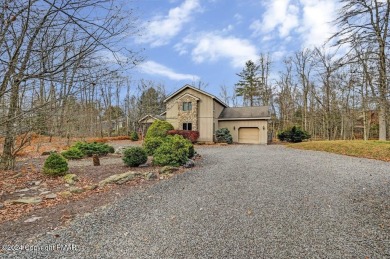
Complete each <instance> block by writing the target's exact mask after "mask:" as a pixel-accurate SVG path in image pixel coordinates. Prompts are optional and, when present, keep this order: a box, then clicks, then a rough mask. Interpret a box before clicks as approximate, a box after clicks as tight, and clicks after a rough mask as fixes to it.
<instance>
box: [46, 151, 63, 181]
mask: <svg viewBox="0 0 390 259" xmlns="http://www.w3.org/2000/svg"><path fill="white" fill-rule="evenodd" d="M68 170H69V168H68V162H67V161H66V159H65V158H64V157H63V156H61V155H59V154H56V153H52V154H51V155H50V156H49V157H48V158H47V159H46V160H45V164H44V165H43V173H45V174H47V175H50V176H63V175H65V174H66V172H67V171H68Z"/></svg>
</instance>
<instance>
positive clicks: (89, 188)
mask: <svg viewBox="0 0 390 259" xmlns="http://www.w3.org/2000/svg"><path fill="white" fill-rule="evenodd" d="M97 187H98V185H97V184H92V185H86V186H84V187H83V188H84V189H85V190H88V191H90V190H95V189H96V188H97Z"/></svg>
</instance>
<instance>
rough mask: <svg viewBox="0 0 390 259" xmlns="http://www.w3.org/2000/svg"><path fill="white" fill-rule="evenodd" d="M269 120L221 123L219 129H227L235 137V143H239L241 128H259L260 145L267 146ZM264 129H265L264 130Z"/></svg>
mask: <svg viewBox="0 0 390 259" xmlns="http://www.w3.org/2000/svg"><path fill="white" fill-rule="evenodd" d="M267 125H268V123H267V120H242V121H239V120H231V121H219V123H218V128H227V129H228V130H229V131H230V134H231V135H232V137H233V142H236V143H238V141H239V139H238V132H239V129H240V128H258V129H259V140H258V144H267ZM263 127H264V128H265V129H263Z"/></svg>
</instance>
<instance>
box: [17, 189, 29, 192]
mask: <svg viewBox="0 0 390 259" xmlns="http://www.w3.org/2000/svg"><path fill="white" fill-rule="evenodd" d="M29 190H30V189H29V188H24V189H20V190H16V191H15V192H28V191H29Z"/></svg>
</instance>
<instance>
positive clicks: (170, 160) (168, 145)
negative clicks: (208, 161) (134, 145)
mask: <svg viewBox="0 0 390 259" xmlns="http://www.w3.org/2000/svg"><path fill="white" fill-rule="evenodd" d="M191 146H192V149H193V145H192V143H191V142H190V141H188V140H187V139H184V138H183V137H182V136H180V135H174V136H168V137H167V138H166V141H164V142H163V144H162V145H161V146H160V147H159V148H157V149H156V151H155V152H154V156H153V164H154V165H160V166H165V165H170V166H180V165H183V164H185V163H186V162H187V160H188V157H189V156H190V152H191V151H190V149H191ZM192 153H193V151H192ZM192 155H193V154H192Z"/></svg>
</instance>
